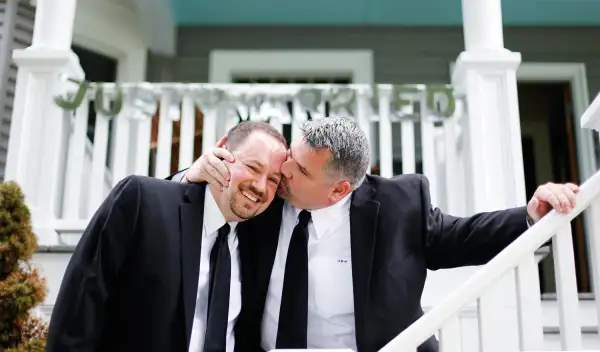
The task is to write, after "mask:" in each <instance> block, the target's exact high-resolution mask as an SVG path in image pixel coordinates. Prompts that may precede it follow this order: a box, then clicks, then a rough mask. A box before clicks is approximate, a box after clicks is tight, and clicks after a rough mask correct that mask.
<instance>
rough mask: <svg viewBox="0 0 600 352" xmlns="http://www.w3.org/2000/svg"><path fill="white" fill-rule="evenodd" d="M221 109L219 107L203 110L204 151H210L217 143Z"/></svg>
mask: <svg viewBox="0 0 600 352" xmlns="http://www.w3.org/2000/svg"><path fill="white" fill-rule="evenodd" d="M219 110H220V109H219V108H218V107H214V108H210V109H208V108H207V109H203V110H202V114H203V123H202V153H206V152H208V151H209V150H211V149H212V148H213V147H214V146H215V144H217V119H218V117H219Z"/></svg>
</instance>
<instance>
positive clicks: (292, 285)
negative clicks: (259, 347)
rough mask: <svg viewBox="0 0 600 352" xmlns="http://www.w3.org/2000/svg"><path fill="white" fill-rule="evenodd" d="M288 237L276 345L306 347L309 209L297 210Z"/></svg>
mask: <svg viewBox="0 0 600 352" xmlns="http://www.w3.org/2000/svg"><path fill="white" fill-rule="evenodd" d="M298 219H299V221H298V224H297V225H296V227H295V228H294V232H293V233H292V239H291V241H290V247H289V249H288V254H287V259H286V262H285V275H284V279H283V293H282V296H281V306H280V309H279V323H278V328H277V343H276V345H275V346H276V348H278V349H284V348H301V349H305V348H306V327H307V319H308V250H307V245H308V227H307V225H308V222H309V220H310V213H309V212H308V211H306V210H302V211H301V212H300V216H299V217H298Z"/></svg>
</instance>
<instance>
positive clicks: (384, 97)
mask: <svg viewBox="0 0 600 352" xmlns="http://www.w3.org/2000/svg"><path fill="white" fill-rule="evenodd" d="M391 94H392V86H388V85H386V86H382V87H380V89H379V165H380V168H381V170H380V174H381V176H383V177H392V176H394V159H393V157H392V153H393V145H392V123H391V121H390V98H391Z"/></svg>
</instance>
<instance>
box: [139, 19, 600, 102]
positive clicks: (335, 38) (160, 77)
mask: <svg viewBox="0 0 600 352" xmlns="http://www.w3.org/2000/svg"><path fill="white" fill-rule="evenodd" d="M504 33H505V46H506V47H507V48H508V49H510V50H512V51H516V52H520V53H521V54H522V57H523V61H529V62H582V63H585V64H586V68H587V75H588V86H589V91H590V96H591V97H593V96H595V95H596V93H597V92H598V90H600V46H599V45H598V38H600V27H578V28H570V27H564V28H562V27H548V28H540V27H522V28H521V27H519V28H505V29H504ZM177 48H178V52H177V55H176V57H173V58H167V57H161V56H156V55H152V54H150V56H149V61H148V79H149V80H151V81H154V82H161V81H162V82H164V81H181V82H207V81H208V77H209V72H208V69H209V55H210V52H211V50H215V49H223V50H227V49H228V50H248V49H255V50H258V49H278V50H285V49H370V50H372V51H373V53H374V62H375V65H374V66H375V67H374V70H375V71H374V77H375V81H376V82H377V83H394V84H401V83H426V84H433V83H447V82H449V64H450V62H451V61H453V60H455V59H456V57H457V56H458V54H459V53H460V52H461V51H462V50H463V48H464V42H463V31H462V28H461V27H445V28H444V27H435V28H434V27H346V28H343V27H241V26H240V27H181V28H179V31H178V35H177Z"/></svg>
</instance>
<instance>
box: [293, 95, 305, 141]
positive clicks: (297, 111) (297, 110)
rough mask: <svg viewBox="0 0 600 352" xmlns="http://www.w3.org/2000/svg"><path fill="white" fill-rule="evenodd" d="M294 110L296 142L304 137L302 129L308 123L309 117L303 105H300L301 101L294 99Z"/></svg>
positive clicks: (294, 136)
mask: <svg viewBox="0 0 600 352" xmlns="http://www.w3.org/2000/svg"><path fill="white" fill-rule="evenodd" d="M292 110H293V111H292V140H295V139H296V138H300V136H301V135H302V132H301V130H300V128H301V127H302V124H303V123H304V122H305V121H306V119H307V116H306V111H305V110H304V108H303V107H302V104H300V100H299V99H294V105H293V107H292Z"/></svg>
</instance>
